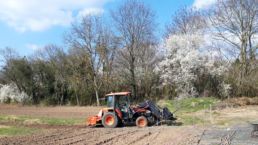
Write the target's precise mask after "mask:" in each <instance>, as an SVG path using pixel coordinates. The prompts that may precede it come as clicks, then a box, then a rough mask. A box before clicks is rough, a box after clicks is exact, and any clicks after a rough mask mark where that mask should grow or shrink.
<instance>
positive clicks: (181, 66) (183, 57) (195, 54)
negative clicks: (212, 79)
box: [157, 34, 225, 96]
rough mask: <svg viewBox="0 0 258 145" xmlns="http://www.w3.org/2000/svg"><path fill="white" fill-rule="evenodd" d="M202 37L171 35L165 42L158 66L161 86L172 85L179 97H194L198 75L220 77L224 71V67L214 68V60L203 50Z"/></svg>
mask: <svg viewBox="0 0 258 145" xmlns="http://www.w3.org/2000/svg"><path fill="white" fill-rule="evenodd" d="M203 38H204V37H202V35H193V34H191V35H187V34H185V35H171V36H170V37H168V38H167V39H166V40H165V43H164V49H165V53H166V54H165V58H164V60H163V61H161V62H160V63H159V65H158V69H157V70H158V71H159V72H160V73H161V79H162V81H163V85H167V84H169V85H174V86H176V91H177V93H178V94H179V95H180V96H196V95H198V93H197V92H196V88H195V87H194V84H193V83H194V82H195V81H196V79H197V75H198V74H202V73H208V74H210V75H213V76H220V75H222V73H223V72H224V71H225V67H224V66H216V67H215V65H214V64H215V60H214V59H213V58H212V57H209V55H208V54H207V53H203V52H201V51H200V48H202V49H203V48H204V47H207V46H204V45H205V43H204V42H205V40H204V39H203Z"/></svg>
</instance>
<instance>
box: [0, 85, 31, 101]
mask: <svg viewBox="0 0 258 145" xmlns="http://www.w3.org/2000/svg"><path fill="white" fill-rule="evenodd" d="M25 99H28V95H27V94H26V93H24V92H20V91H19V89H18V87H17V86H16V85H15V84H8V85H0V103H5V102H9V103H11V102H18V103H22V102H24V100H25Z"/></svg>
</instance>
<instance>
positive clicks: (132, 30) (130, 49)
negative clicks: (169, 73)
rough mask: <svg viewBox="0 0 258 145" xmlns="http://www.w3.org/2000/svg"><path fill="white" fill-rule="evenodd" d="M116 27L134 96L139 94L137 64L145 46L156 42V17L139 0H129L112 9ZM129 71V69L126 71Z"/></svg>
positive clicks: (121, 54) (147, 46) (122, 62)
mask: <svg viewBox="0 0 258 145" xmlns="http://www.w3.org/2000/svg"><path fill="white" fill-rule="evenodd" d="M112 17H113V20H114V22H115V27H116V29H117V31H118V32H119V37H120V40H121V44H122V50H121V51H120V52H119V55H120V56H121V58H122V59H123V61H120V63H121V64H124V69H126V70H128V72H129V73H128V75H129V77H128V76H127V78H128V79H127V80H128V82H129V84H130V86H131V89H132V95H133V97H136V95H137V80H136V75H137V74H136V65H137V62H138V61H139V57H141V56H140V54H141V53H139V52H140V51H141V50H142V49H144V48H150V47H149V46H150V45H153V43H155V36H154V33H155V27H156V25H155V21H154V20H155V19H154V13H153V12H152V10H151V9H150V8H149V7H147V6H146V5H145V4H144V3H142V2H139V1H137V0H127V1H126V2H125V3H123V4H122V5H121V6H120V7H119V8H118V9H117V10H116V11H112ZM126 72H127V71H126Z"/></svg>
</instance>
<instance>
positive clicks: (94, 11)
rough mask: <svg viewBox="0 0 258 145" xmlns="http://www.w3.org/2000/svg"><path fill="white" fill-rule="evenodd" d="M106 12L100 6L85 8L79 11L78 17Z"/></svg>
mask: <svg viewBox="0 0 258 145" xmlns="http://www.w3.org/2000/svg"><path fill="white" fill-rule="evenodd" d="M103 13H104V9H100V8H89V9H87V8H86V9H83V10H81V11H79V13H78V15H77V18H78V19H81V18H82V17H83V16H87V15H101V14H103Z"/></svg>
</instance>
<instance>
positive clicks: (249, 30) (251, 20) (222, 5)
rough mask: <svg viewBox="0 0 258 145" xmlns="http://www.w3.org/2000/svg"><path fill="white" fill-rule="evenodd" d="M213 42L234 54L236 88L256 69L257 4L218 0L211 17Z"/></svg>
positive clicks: (239, 0)
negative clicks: (236, 58) (218, 41)
mask: <svg viewBox="0 0 258 145" xmlns="http://www.w3.org/2000/svg"><path fill="white" fill-rule="evenodd" d="M210 20H211V23H212V28H213V29H214V30H216V31H215V38H216V39H217V40H220V41H222V42H225V43H226V44H228V45H229V46H231V47H230V50H229V51H228V53H232V52H234V53H237V57H238V59H239V63H240V68H239V70H240V73H239V76H238V85H239V86H242V83H243V80H244V78H246V77H247V76H248V75H250V73H252V71H253V70H254V69H256V68H257V66H256V67H255V66H254V62H255V59H256V52H257V47H256V46H255V45H254V43H256V45H257V38H256V37H257V33H258V1H257V0H219V1H218V2H217V4H216V7H215V8H214V9H213V10H212V14H211V16H210Z"/></svg>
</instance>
